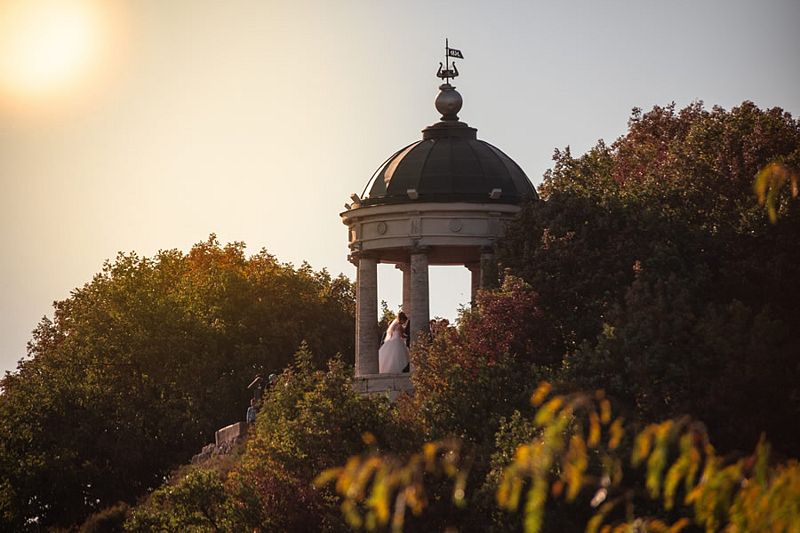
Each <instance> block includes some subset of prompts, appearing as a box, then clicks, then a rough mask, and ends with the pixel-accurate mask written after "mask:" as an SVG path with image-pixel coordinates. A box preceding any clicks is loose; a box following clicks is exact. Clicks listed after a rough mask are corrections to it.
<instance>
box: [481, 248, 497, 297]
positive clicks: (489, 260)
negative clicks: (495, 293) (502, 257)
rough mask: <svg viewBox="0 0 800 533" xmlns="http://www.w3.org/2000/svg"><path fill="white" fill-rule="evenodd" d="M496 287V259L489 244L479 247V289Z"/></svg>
mask: <svg viewBox="0 0 800 533" xmlns="http://www.w3.org/2000/svg"><path fill="white" fill-rule="evenodd" d="M496 287H497V261H495V259H494V250H493V249H492V248H491V247H490V246H484V247H483V248H481V289H494V288H496Z"/></svg>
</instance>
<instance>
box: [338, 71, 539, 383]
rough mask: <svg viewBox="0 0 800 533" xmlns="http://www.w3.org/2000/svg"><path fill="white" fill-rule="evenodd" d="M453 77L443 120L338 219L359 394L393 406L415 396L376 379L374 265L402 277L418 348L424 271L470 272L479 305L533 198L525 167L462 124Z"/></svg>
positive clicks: (445, 91) (387, 378)
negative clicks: (350, 290) (382, 396)
mask: <svg viewBox="0 0 800 533" xmlns="http://www.w3.org/2000/svg"><path fill="white" fill-rule="evenodd" d="M453 74H454V72H453V71H451V70H448V71H445V75H441V69H440V77H442V78H443V79H445V78H448V79H447V80H446V82H445V83H444V84H442V85H441V86H440V87H439V94H438V96H437V97H436V109H437V110H438V111H439V113H441V114H442V117H441V120H440V121H439V122H437V123H436V124H433V125H432V126H428V127H427V128H425V129H424V130H422V139H421V140H419V141H416V142H414V143H412V144H410V145H408V146H406V147H404V148H401V149H400V150H398V151H397V152H395V153H394V154H392V155H391V156H390V157H389V158H388V159H387V160H386V162H385V163H383V164H382V165H381V166H380V167H379V168H378V170H377V171H376V172H375V174H374V175H373V176H372V178H371V179H370V180H369V182H368V183H367V186H366V187H365V188H364V192H363V193H362V194H361V196H358V195H357V194H353V195H352V197H351V198H352V204H349V205H346V207H347V210H346V211H344V212H343V213H341V217H342V221H343V222H344V224H345V225H346V226H347V227H348V230H349V244H350V256H349V258H350V260H351V262H353V264H355V265H356V267H357V269H358V274H357V289H356V359H355V366H356V368H355V371H356V387H357V388H358V389H359V390H360V391H362V392H379V391H385V392H387V393H388V394H389V396H390V397H391V398H392V399H393V398H394V397H396V396H397V395H398V394H399V393H400V392H402V391H408V390H410V389H411V385H410V380H409V374H408V373H403V374H379V373H378V349H379V347H380V340H381V332H380V331H379V330H378V271H377V267H378V263H389V264H394V265H395V266H396V267H397V268H398V269H399V270H401V271H402V273H403V292H402V294H403V303H402V309H403V311H404V312H405V313H406V315H408V317H409V319H410V329H411V335H410V336H411V339H412V343H413V342H415V341H416V340H417V339H418V338H419V336H420V335H425V334H427V333H428V327H429V326H428V324H429V321H430V313H429V294H430V287H429V283H428V266H430V265H464V266H465V267H466V268H468V269H469V270H470V272H471V273H472V296H473V300H474V297H475V292H476V291H477V290H478V289H479V288H483V287H488V286H491V285H493V284H494V283H495V282H496V281H497V266H496V262H495V258H494V252H493V249H494V248H493V247H494V243H495V241H496V240H497V239H498V238H499V237H501V236H502V235H503V232H504V229H505V225H506V223H507V222H508V221H510V220H511V219H512V218H513V217H514V216H515V215H516V213H517V212H518V211H519V210H520V204H521V203H522V202H523V200H525V199H536V198H537V194H536V190H535V189H534V188H533V185H532V184H531V182H530V180H528V177H527V176H526V175H525V173H524V172H523V171H522V169H521V168H520V167H519V165H517V164H516V163H515V162H514V161H513V160H512V159H511V158H510V157H508V156H507V155H506V154H504V153H503V152H502V151H500V150H499V149H498V148H496V147H494V146H492V145H491V144H489V143H487V142H485V141H482V140H479V139H478V138H477V135H476V134H477V130H476V129H475V128H471V127H469V126H468V125H467V124H465V123H464V122H461V121H460V120H459V118H458V115H457V114H458V112H459V111H460V110H461V106H462V99H461V95H460V94H459V93H458V91H456V90H455V87H453V86H452V85H450V83H449V78H452V77H454V75H453ZM455 74H456V75H457V71H455ZM411 371H412V372H413V368H412V369H411Z"/></svg>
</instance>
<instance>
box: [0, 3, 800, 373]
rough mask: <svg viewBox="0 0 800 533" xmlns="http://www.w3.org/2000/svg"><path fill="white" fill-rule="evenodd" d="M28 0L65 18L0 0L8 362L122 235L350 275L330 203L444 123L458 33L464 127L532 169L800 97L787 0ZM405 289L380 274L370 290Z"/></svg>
mask: <svg viewBox="0 0 800 533" xmlns="http://www.w3.org/2000/svg"><path fill="white" fill-rule="evenodd" d="M23 1H24V5H26V6H30V5H33V4H37V3H38V4H41V5H43V6H44V7H43V9H44V11H43V12H45V13H48V12H47V9H51V12H52V13H53V14H51V15H47V16H42V17H39V18H36V17H33V18H31V17H28V18H27V19H26V20H32V21H33V22H26V23H25V24H30V25H31V26H30V27H27V26H25V25H24V24H22V23H21V22H16V19H14V17H16V16H21V15H19V13H17V14H14V13H16V12H15V11H14V10H13V9H8V6H9V5H11V4H15V3H16V4H19V1H17V0H0V250H2V256H0V370H5V369H11V368H13V367H14V366H15V364H16V361H17V360H18V359H19V358H20V357H22V356H23V355H24V354H25V343H26V341H27V340H28V339H29V338H30V331H31V330H32V329H33V328H34V327H35V326H36V324H37V322H38V321H39V320H40V318H41V317H42V316H44V315H51V312H52V307H51V304H52V302H53V301H54V300H57V299H63V298H66V297H68V296H69V293H70V291H71V290H72V289H73V288H75V287H78V286H81V285H83V284H84V283H85V282H87V281H89V280H90V279H91V277H92V275H93V274H94V273H96V272H98V271H99V270H100V269H101V267H102V264H103V261H104V260H106V259H113V258H114V256H115V255H116V254H117V252H118V251H137V252H138V253H140V254H143V255H152V254H153V253H155V252H156V251H157V250H159V249H168V248H179V249H182V250H188V249H189V248H190V247H191V245H192V244H193V243H195V242H198V241H202V240H205V239H206V238H207V237H208V235H209V234H210V233H212V232H213V233H216V234H217V235H218V237H219V239H220V240H221V241H223V242H228V241H233V240H238V241H244V242H246V243H247V245H248V249H249V250H250V251H251V252H256V251H258V250H259V249H260V248H262V247H265V248H267V249H268V250H269V251H270V252H272V253H273V254H275V255H277V257H278V258H279V259H281V260H283V261H290V262H294V263H296V264H297V263H300V262H301V261H303V260H307V261H309V262H310V263H311V264H312V265H313V266H314V267H315V268H317V269H321V268H323V267H326V268H328V269H329V270H330V271H331V272H332V273H334V274H337V273H339V272H344V273H345V274H346V275H348V276H351V277H354V276H355V269H354V267H353V266H352V265H350V264H349V263H348V262H347V259H346V255H347V233H346V229H345V226H344V225H343V224H342V223H341V221H340V218H339V212H340V211H341V210H342V209H343V208H342V206H343V204H344V202H345V201H347V199H348V197H349V195H350V193H352V192H359V193H360V192H361V191H362V189H363V188H364V186H365V184H366V183H367V180H368V179H369V177H370V176H371V175H372V173H373V171H374V170H375V169H376V168H377V167H378V165H379V164H380V163H381V162H382V161H383V160H384V159H385V158H386V157H387V156H388V155H390V154H391V153H392V152H394V151H395V150H397V149H398V148H400V147H402V146H404V145H406V144H408V143H410V142H412V141H414V140H416V139H418V138H420V130H421V129H422V128H423V127H425V126H427V125H429V124H431V123H433V122H435V121H436V120H437V118H438V115H437V114H436V112H435V110H434V108H433V99H434V97H435V95H436V92H437V86H438V82H439V80H438V79H437V78H436V77H435V76H434V74H435V72H436V69H437V67H438V62H439V61H440V60H442V55H443V47H444V38H445V37H449V38H450V44H451V45H452V46H453V47H454V48H459V49H461V50H462V52H463V53H464V56H465V59H464V60H463V61H460V62H459V65H458V67H459V70H460V71H461V76H460V77H459V78H458V79H457V80H456V81H455V85H456V86H457V87H458V89H459V91H460V92H461V94H462V95H463V97H464V108H463V110H462V112H461V113H460V116H461V118H462V120H464V121H465V122H467V123H469V124H470V125H471V126H474V127H477V128H478V136H479V138H482V139H485V140H487V141H489V142H491V143H492V144H494V145H496V146H498V147H499V148H501V149H502V150H503V151H505V152H506V153H507V154H508V155H509V156H511V157H512V158H514V159H515V160H516V161H517V162H518V163H519V164H520V165H521V166H522V168H523V169H525V171H526V172H527V174H528V176H529V177H530V178H531V180H532V181H533V182H534V184H538V183H539V182H540V181H541V176H542V173H543V172H544V171H545V170H546V169H547V168H548V167H549V166H550V163H551V159H550V158H551V155H552V153H553V149H554V148H556V147H564V146H566V145H570V146H571V147H572V150H573V153H576V154H578V153H582V152H583V151H585V150H586V149H587V148H589V147H590V146H591V145H593V144H594V143H595V142H596V141H597V139H600V138H603V139H605V140H607V141H613V140H614V139H615V138H616V137H618V136H619V135H621V134H622V133H623V132H624V131H625V127H626V122H627V119H628V116H629V113H630V110H631V108H632V107H635V106H636V107H641V108H644V109H648V108H651V107H652V106H653V105H656V104H659V105H665V104H668V103H669V102H671V101H675V102H676V103H677V104H678V105H679V106H684V105H686V104H688V103H690V102H692V101H694V100H698V99H699V100H703V101H704V102H705V103H706V105H707V106H711V105H715V104H718V105H721V106H723V107H725V108H730V107H732V106H734V105H737V104H739V103H740V102H741V101H742V100H745V99H748V100H752V101H754V102H755V103H756V104H757V105H759V106H761V107H772V106H780V107H783V108H784V109H786V110H788V111H790V112H791V113H792V114H794V115H797V114H798V113H800V60H799V59H798V56H800V30H799V29H798V25H797V23H798V21H800V2H798V1H797V0H791V1H782V2H781V1H760V2H759V1H752V2H742V1H731V0H720V1H703V0H692V1H689V0H686V1H680V0H673V1H669V2H667V1H664V0H662V1H658V2H657V1H647V0H630V1H610V0H609V1H606V0H593V1H583V2H570V1H552V2H547V3H544V2H501V1H492V2H464V1H461V2H435V1H430V0H428V1H414V2H410V1H405V2H389V1H386V2H379V1H375V0H370V1H368V0H363V1H346V0H336V1H319V2H304V1H302V0H292V1H281V2H278V1H268V0H258V1H256V0H251V1H243V0H225V1H222V0H219V1H211V0H207V1H201V0H191V1H189V0H186V1H178V0H169V1H164V0H136V1H130V2H126V3H125V2H111V1H110V0H108V1H105V2H102V1H99V0H60V1H59V0H23ZM20 5H22V4H20ZM54 6H55V7H54ZM64 6H67V7H64ZM74 6H79V7H80V6H83V7H86V6H88V8H87V9H89V10H94V11H95V12H94V14H93V15H92V17H93V18H91V21H90V22H86V20H88V19H86V17H84V19H85V20H84V19H81V18H80V16H78V15H80V13H78V14H77V15H76V14H75V13H77V12H72V11H70V9H72V8H73V7H74ZM109 6H112V7H109ZM17 7H19V6H17ZM57 8H58V9H57ZM15 9H16V8H15ZM25 9H27V7H26V8H25ZM75 9H78V8H75ZM17 11H19V9H17ZM23 11H24V9H23ZM9 13H11V14H9ZM23 15H24V13H23ZM4 20H5V29H6V32H5V35H6V36H9V35H11V36H10V37H7V38H5V40H3V28H4V26H3V24H4ZM81 20H83V22H81ZM9 21H11V22H9ZM81 24H84V25H83V26H81ZM91 25H94V26H91ZM90 26H91V27H90ZM8 28H16V29H15V30H14V31H15V32H16V33H14V32H10V31H9V30H8ZM87 28H90V29H91V32H90V31H89V30H87ZM87 32H88V33H87ZM90 33H91V39H90V38H89V37H87V35H89V34H90ZM42 36H48V38H51V40H52V42H51V43H50V44H49V46H50V47H51V48H49V49H48V48H46V47H45V48H42V46H44V45H42V46H40V44H41V43H39V41H38V40H37V39H40V38H43V37H42ZM13 39H18V40H20V41H19V42H21V43H22V44H19V43H17V44H14V43H16V41H14V40H13ZM24 39H28V40H29V41H30V42H28V41H24V42H23V41H22V40H24ZM59 39H61V40H59ZM45 44H47V43H45ZM26 46H27V47H28V48H25V47H26ZM37 47H38V48H37ZM31 50H32V51H31ZM42 50H44V51H42ZM53 50H55V51H53ZM37 54H38V55H37ZM70 54H72V55H70ZM81 54H83V55H81ZM76 58H77V59H76ZM79 60H80V61H79ZM34 67H35V68H34ZM26 69H27V70H26ZM47 69H50V70H47ZM48 76H49V77H48ZM59 76H61V79H60V78H59ZM70 76H72V77H71V78H70ZM67 78H69V80H67ZM59 80H61V81H59ZM64 80H67V81H69V83H67V81H64ZM3 84H5V85H3ZM431 292H432V302H431V303H432V307H431V309H432V314H434V315H441V316H449V317H452V316H454V314H455V311H456V308H457V306H458V304H459V303H462V302H465V301H466V300H468V299H469V296H468V295H469V279H468V272H467V271H466V269H459V268H455V267H448V268H441V267H440V268H434V269H432V273H431ZM399 293H400V276H399V272H397V271H394V269H392V268H389V267H388V266H387V267H385V268H382V269H381V276H380V294H381V297H382V298H383V299H386V300H388V301H389V303H390V304H391V305H392V306H393V307H394V306H396V304H397V303H398V301H399Z"/></svg>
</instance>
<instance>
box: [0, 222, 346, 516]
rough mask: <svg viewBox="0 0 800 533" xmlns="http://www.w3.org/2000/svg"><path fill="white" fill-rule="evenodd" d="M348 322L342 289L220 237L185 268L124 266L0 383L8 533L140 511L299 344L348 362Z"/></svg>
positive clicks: (172, 254) (128, 260) (44, 332)
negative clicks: (125, 507) (122, 508)
mask: <svg viewBox="0 0 800 533" xmlns="http://www.w3.org/2000/svg"><path fill="white" fill-rule="evenodd" d="M353 308H354V304H353V290H352V286H351V285H350V283H349V282H348V281H347V279H346V278H343V277H339V278H335V279H334V278H332V277H331V276H330V275H329V274H328V273H327V272H325V271H321V272H314V271H313V270H312V269H311V267H310V266H308V265H305V264H304V265H303V266H301V267H300V268H294V267H293V266H292V265H288V264H282V263H279V262H278V261H277V260H276V259H275V258H274V257H273V256H271V255H270V254H268V253H267V252H266V251H261V252H260V253H258V254H256V255H254V256H252V257H249V258H248V257H246V256H245V253H244V245H243V244H242V243H233V244H228V245H226V246H221V245H220V244H219V243H218V242H217V240H216V238H215V237H214V236H211V237H210V238H209V239H208V241H206V242H203V243H199V244H197V245H196V246H194V247H193V248H192V249H191V251H190V252H189V253H188V254H183V253H181V252H178V251H175V250H171V251H163V252H159V254H157V255H156V256H155V257H154V258H141V257H139V256H137V255H136V254H120V255H119V256H118V257H117V259H116V261H114V262H113V263H107V264H106V265H105V266H104V268H103V271H102V272H101V273H100V274H98V275H96V276H95V277H94V279H93V280H92V281H91V282H89V283H87V284H86V285H85V286H83V287H81V288H79V289H76V290H74V291H73V292H72V294H71V296H70V297H69V298H68V299H66V300H64V301H60V302H56V304H55V316H54V318H53V320H49V319H44V320H42V322H41V323H40V324H39V326H38V327H37V329H36V330H35V331H34V336H33V340H32V341H31V342H30V343H29V349H28V358H27V359H24V360H23V361H21V362H20V364H19V366H18V368H17V371H16V372H14V373H7V374H6V376H5V377H4V378H3V380H2V389H3V394H2V395H1V396H0V480H1V481H0V519H2V524H3V527H2V528H3V529H15V530H21V529H24V528H26V527H30V528H40V527H49V526H61V527H68V526H70V525H72V524H75V523H79V522H80V521H82V519H83V518H84V517H85V516H87V515H88V514H91V513H92V512H95V511H97V510H99V509H103V508H105V507H108V506H110V505H113V504H115V503H116V502H118V501H125V502H133V501H134V499H135V498H136V497H137V496H138V495H140V494H142V493H144V492H146V491H147V490H149V489H152V488H153V487H156V486H158V485H160V484H161V482H162V480H163V476H164V475H166V474H167V473H168V472H169V471H170V470H171V469H172V468H174V467H175V466H176V465H178V464H180V463H182V462H185V461H186V460H187V459H188V458H189V457H191V456H192V454H193V453H195V452H196V451H197V450H198V449H199V448H200V447H201V446H202V444H203V443H205V442H207V440H208V438H209V436H210V435H212V434H213V431H214V430H215V429H217V428H219V427H221V426H223V425H226V424H229V423H230V422H232V421H235V420H239V419H240V418H241V417H242V416H243V413H244V408H245V406H246V405H247V394H248V392H247V391H246V386H247V384H248V383H249V382H250V380H252V378H253V375H255V374H256V373H257V372H264V371H266V370H279V369H281V368H283V367H284V366H285V365H286V364H287V363H288V362H289V361H290V359H291V355H292V353H293V351H294V350H295V348H296V347H297V345H298V344H299V343H300V341H301V340H302V339H306V340H307V341H308V343H309V346H311V347H312V348H313V349H316V350H319V351H318V352H317V353H326V354H327V353H336V352H341V353H342V354H345V356H347V357H348V358H351V357H352V342H353V340H352V339H353V333H352V324H353V318H352V317H353ZM320 363H321V358H318V359H317V360H316V361H315V364H320Z"/></svg>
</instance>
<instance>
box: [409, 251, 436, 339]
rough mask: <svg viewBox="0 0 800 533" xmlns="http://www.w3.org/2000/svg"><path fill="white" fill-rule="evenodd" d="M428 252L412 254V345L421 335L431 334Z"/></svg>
mask: <svg viewBox="0 0 800 533" xmlns="http://www.w3.org/2000/svg"><path fill="white" fill-rule="evenodd" d="M428 292H429V286H428V252H427V250H420V249H417V250H414V251H412V252H411V314H410V315H409V317H408V318H409V319H410V320H411V343H412V345H413V343H414V342H415V341H416V340H417V336H418V335H419V334H420V333H424V334H426V335H427V334H428V333H429V332H430V324H428V322H429V321H430V319H431V317H430V301H429V299H428Z"/></svg>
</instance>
